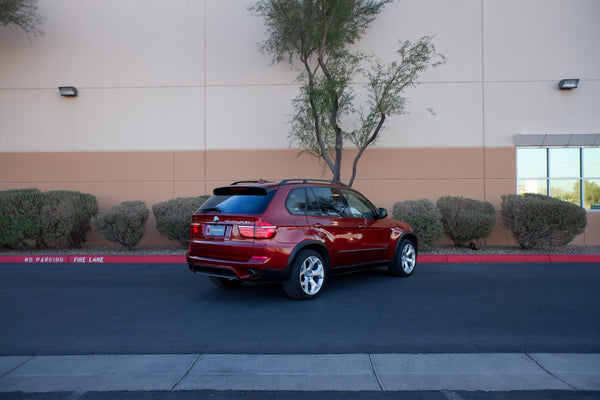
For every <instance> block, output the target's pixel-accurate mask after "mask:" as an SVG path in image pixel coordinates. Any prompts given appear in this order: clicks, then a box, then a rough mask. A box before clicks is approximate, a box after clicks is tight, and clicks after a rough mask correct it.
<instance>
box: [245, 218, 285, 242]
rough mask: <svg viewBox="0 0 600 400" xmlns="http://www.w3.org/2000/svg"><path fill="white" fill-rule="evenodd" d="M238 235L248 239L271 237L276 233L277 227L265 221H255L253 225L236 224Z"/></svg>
mask: <svg viewBox="0 0 600 400" xmlns="http://www.w3.org/2000/svg"><path fill="white" fill-rule="evenodd" d="M238 230H239V231H240V236H241V237H244V238H248V239H271V238H272V237H273V236H275V233H277V227H276V226H273V225H271V224H269V223H268V222H265V221H257V222H256V223H255V224H254V225H240V226H238Z"/></svg>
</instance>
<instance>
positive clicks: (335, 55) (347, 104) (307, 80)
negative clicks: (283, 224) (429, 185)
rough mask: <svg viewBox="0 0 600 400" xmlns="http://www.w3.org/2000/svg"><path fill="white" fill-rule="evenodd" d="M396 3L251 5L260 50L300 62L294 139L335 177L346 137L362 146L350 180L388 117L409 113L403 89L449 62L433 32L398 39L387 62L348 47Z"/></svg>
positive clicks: (316, 0)
mask: <svg viewBox="0 0 600 400" xmlns="http://www.w3.org/2000/svg"><path fill="white" fill-rule="evenodd" d="M391 1H393V0H260V1H258V2H256V3H255V4H254V5H253V6H252V7H251V8H250V10H251V12H253V13H254V14H255V15H257V16H259V17H262V18H263V19H264V21H265V24H266V28H267V33H268V38H267V39H266V40H265V42H264V43H263V45H262V50H263V51H265V52H267V53H270V54H271V55H272V56H273V62H274V63H279V62H287V63H289V64H290V65H295V64H296V65H299V66H300V67H301V70H300V72H299V75H298V78H297V79H298V81H299V82H300V83H301V84H302V86H301V88H300V94H299V95H298V97H296V99H295V100H294V102H293V105H294V110H295V115H293V117H292V120H291V133H290V138H291V140H292V141H294V142H296V143H298V144H299V145H300V147H301V148H302V149H304V151H306V152H308V153H309V154H312V155H314V156H317V157H320V158H322V159H323V160H324V162H325V164H326V165H327V167H328V168H329V169H330V170H331V172H332V174H333V181H334V182H336V183H339V182H340V180H341V165H342V153H343V148H344V143H345V142H346V143H348V142H350V143H352V144H354V145H355V146H356V148H357V149H358V152H357V154H356V156H355V158H354V161H353V164H352V177H351V179H350V182H349V184H350V185H352V183H353V182H354V179H355V177H356V168H357V164H358V160H359V159H360V157H361V156H362V155H363V153H364V151H365V150H366V149H367V147H369V146H370V145H372V144H374V143H375V142H376V141H377V139H378V138H379V135H380V133H381V131H382V128H383V127H384V123H385V121H386V119H387V118H388V117H389V116H392V115H398V114H402V113H404V106H405V102H406V99H405V98H404V97H403V96H402V93H403V91H404V89H406V88H407V87H412V86H415V85H416V83H417V77H418V75H419V73H421V72H423V71H424V70H425V69H427V68H428V67H429V66H430V65H431V66H437V65H440V64H442V63H443V62H444V61H445V58H444V56H443V55H441V54H439V53H437V52H436V51H435V47H434V45H433V42H432V37H430V36H424V37H422V38H421V39H419V40H418V41H417V42H415V43H411V42H410V41H400V42H399V49H398V51H397V53H398V59H397V60H396V61H393V62H391V63H389V64H384V63H383V62H382V61H380V60H377V59H375V58H374V57H373V56H366V55H364V54H362V53H360V52H353V51H352V50H351V46H352V45H353V44H355V43H356V42H357V41H358V40H359V39H360V38H361V37H362V36H363V34H364V33H365V31H366V30H367V29H368V28H369V27H370V26H371V23H372V22H373V21H374V20H375V18H376V17H377V15H378V14H379V13H380V12H381V10H382V9H383V7H384V6H385V5H386V4H387V3H390V2H391ZM366 64H370V65H369V66H368V67H365V65H366ZM361 75H362V77H363V78H366V81H367V83H366V85H365V88H366V91H367V101H366V104H364V105H362V106H359V105H357V103H358V102H357V101H356V92H355V90H354V86H355V85H354V83H355V81H356V79H357V78H359V77H360V76H361ZM349 120H350V121H353V124H352V125H353V126H351V127H349V126H348V125H350V124H348V123H347V121H349ZM342 121H343V122H344V123H343V122H342Z"/></svg>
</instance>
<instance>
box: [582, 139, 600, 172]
mask: <svg viewBox="0 0 600 400" xmlns="http://www.w3.org/2000/svg"><path fill="white" fill-rule="evenodd" d="M583 177H584V178H598V179H600V147H594V148H585V149H583Z"/></svg>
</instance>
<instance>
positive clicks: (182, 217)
mask: <svg viewBox="0 0 600 400" xmlns="http://www.w3.org/2000/svg"><path fill="white" fill-rule="evenodd" d="M209 197H210V196H198V197H178V198H176V199H171V200H168V201H165V202H162V203H157V204H155V205H154V206H152V213H154V217H155V218H156V229H158V231H159V232H160V233H161V234H163V235H165V236H166V237H167V238H169V239H170V240H178V241H179V242H180V243H181V244H183V245H184V246H187V244H188V241H189V240H190V222H191V221H192V214H193V213H194V212H195V211H196V210H197V209H198V208H200V206H201V205H202V203H204V202H205V201H206V200H207V199H208V198H209Z"/></svg>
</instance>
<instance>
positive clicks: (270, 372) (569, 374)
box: [0, 353, 600, 392]
mask: <svg viewBox="0 0 600 400" xmlns="http://www.w3.org/2000/svg"><path fill="white" fill-rule="evenodd" d="M210 389H212V390H300V391H322V390H333V391H335V390H342V391H404V390H465V391H475V390H483V391H511V390H568V391H578V390H590V391H600V354H553V353H536V354H524V353H491V354H482V353H481V354H480V353H477V354H320V355H306V354H296V355H284V354H274V355H249V354H183V355H175V354H164V355H85V356H36V357H28V356H18V357H0V392H15V391H20V392H66V391H73V392H88V391H120V390H127V391H172V390H210Z"/></svg>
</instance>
